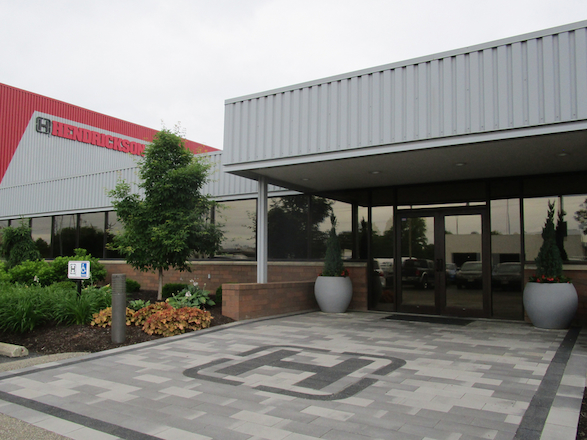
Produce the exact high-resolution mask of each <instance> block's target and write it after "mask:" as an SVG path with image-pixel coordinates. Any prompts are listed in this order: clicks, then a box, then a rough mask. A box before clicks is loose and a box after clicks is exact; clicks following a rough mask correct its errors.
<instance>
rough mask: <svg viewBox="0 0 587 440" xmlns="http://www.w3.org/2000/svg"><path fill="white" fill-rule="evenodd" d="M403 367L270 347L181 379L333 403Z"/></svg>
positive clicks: (365, 357)
mask: <svg viewBox="0 0 587 440" xmlns="http://www.w3.org/2000/svg"><path fill="white" fill-rule="evenodd" d="M405 363H406V362H405V361H404V360H403V359H398V358H395V357H390V356H380V355H371V354H364V353H349V352H343V353H339V352H333V351H330V350H322V349H316V348H310V347H297V346H274V345H271V346H264V347H259V348H256V349H253V350H249V351H247V352H244V353H240V354H238V355H237V356H235V357H233V358H222V359H217V360H215V361H212V362H209V363H207V364H205V365H201V366H198V367H194V368H190V369H188V370H186V371H184V375H185V376H188V377H191V378H194V379H201V380H207V381H211V382H215V383H219V384H225V385H231V386H241V385H243V386H250V387H252V388H254V389H256V390H260V391H268V392H273V393H278V394H284V395H287V396H293V397H301V398H305V399H313V400H338V399H345V398H347V397H351V396H353V395H355V394H357V393H358V392H360V391H362V390H364V389H365V388H367V387H368V386H370V385H373V384H374V383H375V382H377V381H378V380H379V379H381V378H382V377H383V376H386V375H388V374H389V373H391V372H393V371H395V370H397V369H398V368H400V367H401V366H403V365H405Z"/></svg>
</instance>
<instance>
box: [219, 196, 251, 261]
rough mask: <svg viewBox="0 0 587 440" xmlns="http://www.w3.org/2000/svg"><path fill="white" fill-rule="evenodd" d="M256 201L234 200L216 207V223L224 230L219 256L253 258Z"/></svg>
mask: <svg viewBox="0 0 587 440" xmlns="http://www.w3.org/2000/svg"><path fill="white" fill-rule="evenodd" d="M256 213H257V201H256V200H255V199H250V200H234V201H230V202H222V203H221V204H220V205H219V206H217V207H216V223H217V224H218V225H219V226H220V228H221V229H222V231H223V232H224V239H223V241H222V243H221V245H220V248H221V250H220V254H219V255H218V256H220V257H227V258H235V259H246V260H254V259H255V258H256V247H257V243H256V235H255V231H256V229H255V225H256Z"/></svg>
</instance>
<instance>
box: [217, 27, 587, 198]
mask: <svg viewBox="0 0 587 440" xmlns="http://www.w3.org/2000/svg"><path fill="white" fill-rule="evenodd" d="M225 132H226V137H225V146H224V152H223V155H224V170H225V171H227V172H229V173H232V174H236V175H239V176H243V177H247V178H251V179H255V180H258V179H259V177H261V176H262V177H264V178H265V179H266V181H267V182H268V183H271V184H275V185H279V186H282V187H285V188H289V189H295V190H299V191H303V192H310V193H320V192H331V191H337V190H345V189H359V188H376V187H382V186H396V185H406V184H417V183H431V182H446V181H459V180H471V179H480V178H500V177H507V176H523V175H525V176H529V175H544V174H551V173H568V172H577V171H583V170H587V154H585V153H584V152H585V148H586V147H587V21H583V22H579V23H575V24H571V25H566V26H562V27H558V28H554V29H549V30H545V31H540V32H535V33H532V34H527V35H522V36H519V37H514V38H509V39H506V40H501V41H497V42H492V43H486V44H482V45H479V46H474V47H469V48H465V49H460V50H455V51H451V52H447V53H442V54H436V55H431V56H428V57H423V58H418V59H414V60H409V61H406V62H400V63H394V64H390V65H386V66H380V67H376V68H372V69H366V70H363V71H359V72H353V73H350V74H345V75H339V76H335V77H331V78H326V79H323V80H317V81H312V82H309V83H304V84H300V85H295V86H291V87H285V88H282V89H277V90H272V91H269V92H265V93H259V94H255V95H250V96H246V97H242V98H236V99H230V100H228V101H226V120H225Z"/></svg>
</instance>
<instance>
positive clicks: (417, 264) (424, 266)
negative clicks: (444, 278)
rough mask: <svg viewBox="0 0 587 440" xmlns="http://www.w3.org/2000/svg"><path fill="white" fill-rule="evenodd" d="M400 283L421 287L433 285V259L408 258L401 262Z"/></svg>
mask: <svg viewBox="0 0 587 440" xmlns="http://www.w3.org/2000/svg"><path fill="white" fill-rule="evenodd" d="M402 284H410V285H413V286H416V287H420V288H422V289H429V288H431V287H434V261H432V260H424V259H419V258H410V259H408V260H405V261H404V262H403V263H402Z"/></svg>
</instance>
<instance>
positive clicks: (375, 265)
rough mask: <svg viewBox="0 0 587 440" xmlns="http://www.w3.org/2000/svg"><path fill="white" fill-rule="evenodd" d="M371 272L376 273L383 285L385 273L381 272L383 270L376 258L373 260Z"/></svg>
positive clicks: (382, 285)
mask: <svg viewBox="0 0 587 440" xmlns="http://www.w3.org/2000/svg"><path fill="white" fill-rule="evenodd" d="M373 272H374V275H376V276H377V278H378V279H379V282H380V283H381V287H385V274H384V273H383V270H382V269H381V268H380V267H379V262H378V261H377V260H373Z"/></svg>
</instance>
